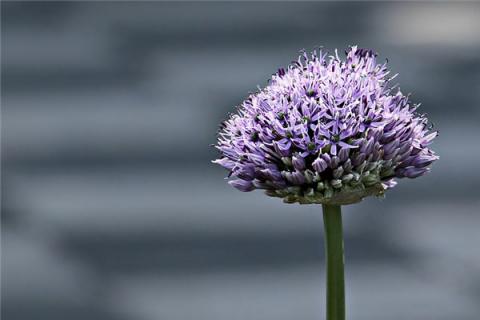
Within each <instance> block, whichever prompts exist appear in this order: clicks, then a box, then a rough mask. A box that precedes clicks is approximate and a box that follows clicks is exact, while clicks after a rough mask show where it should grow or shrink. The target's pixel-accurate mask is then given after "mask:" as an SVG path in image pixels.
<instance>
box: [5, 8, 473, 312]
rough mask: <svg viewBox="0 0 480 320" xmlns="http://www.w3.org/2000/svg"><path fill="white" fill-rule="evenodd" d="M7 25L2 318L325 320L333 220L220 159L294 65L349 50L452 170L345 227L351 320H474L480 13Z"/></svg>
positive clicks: (403, 186) (77, 17)
mask: <svg viewBox="0 0 480 320" xmlns="http://www.w3.org/2000/svg"><path fill="white" fill-rule="evenodd" d="M1 9H2V16H1V18H2V19H1V20H2V21H1V26H2V34H1V35H2V39H1V41H2V43H1V44H2V48H1V50H2V52H1V53H2V61H1V66H2V74H1V77H2V79H1V80H2V88H1V89H2V97H1V98H2V100H1V102H2V280H3V281H2V318H3V319H5V320H17V319H18V320H26V319H52V320H53V319H73V320H75V319H92V320H94V319H102V320H104V319H112V320H117V319H118V320H120V319H134V320H138V319H145V320H150V319H152V320H153V319H156V320H157V319H162V320H183V319H197V320H201V319H205V320H207V319H208V320H217V319H218V320H220V319H230V320H232V319H233V320H235V319H258V320H270V319H275V320H282V319H285V320H287V319H322V318H323V314H324V310H323V308H324V286H325V283H324V267H323V240H322V219H321V212H320V208H319V207H318V206H299V205H284V204H282V203H281V202H280V200H278V199H272V198H268V197H265V196H263V195H262V194H260V193H251V194H243V193H239V192H237V191H235V190H233V189H232V188H230V187H229V186H228V185H227V184H226V183H225V181H224V180H223V178H224V176H225V172H224V171H222V170H221V169H220V168H219V167H214V166H213V165H212V164H211V163H210V160H211V159H214V158H215V156H216V153H215V151H214V150H213V149H212V148H211V147H209V145H210V144H211V143H214V142H215V133H216V129H217V124H218V123H219V122H220V121H221V120H222V119H224V118H225V116H226V114H227V113H228V112H229V111H232V110H233V108H234V106H235V105H237V104H239V103H240V102H241V101H242V99H243V98H244V97H245V96H246V95H247V93H248V92H249V91H254V90H256V86H257V85H264V84H265V83H266V80H267V78H268V77H269V75H270V74H272V73H273V72H274V71H275V70H277V68H278V67H279V66H284V65H286V64H288V63H289V62H290V61H291V60H293V59H294V58H295V57H296V55H297V52H298V50H299V49H302V48H305V49H307V50H309V49H313V48H314V47H315V46H317V45H323V46H325V47H326V48H331V49H333V48H336V47H338V48H339V49H340V50H341V51H342V52H343V49H344V48H346V47H347V46H348V45H353V44H358V45H359V46H361V47H372V48H375V50H377V51H378V52H379V53H380V56H379V59H386V58H387V57H388V58H389V61H390V62H389V63H390V66H391V68H392V70H393V71H394V72H399V73H400V75H399V77H398V78H397V79H398V82H399V83H401V84H402V90H403V91H405V92H412V93H413V95H412V100H413V101H415V102H422V107H421V109H420V110H421V111H422V112H426V113H428V114H429V118H430V119H431V120H432V121H433V122H434V124H435V125H436V127H437V128H438V129H439V130H440V137H439V138H438V139H437V142H436V143H435V144H434V147H433V148H434V149H435V150H436V151H437V152H438V154H439V155H440V157H441V159H440V160H439V161H438V163H436V164H435V165H434V167H433V170H432V173H431V174H429V175H427V176H425V177H422V178H420V179H417V180H416V181H401V182H400V184H399V186H398V187H397V188H396V190H394V191H392V192H390V193H389V194H388V195H387V199H386V200H378V199H368V200H366V201H364V202H363V203H361V204H359V205H355V206H349V207H346V208H345V236H346V260H347V303H348V313H349V317H350V318H351V319H359V320H367V319H368V320H375V319H386V318H388V319H392V320H395V319H436V320H451V319H456V320H462V319H464V320H476V319H478V314H480V306H479V305H478V301H479V299H480V254H479V252H478V248H477V244H478V243H479V241H480V233H479V232H478V229H479V225H480V216H479V214H478V212H479V197H478V181H479V180H480V171H479V170H478V169H477V166H478V165H477V163H478V159H479V158H480V148H479V144H478V138H479V134H480V127H479V125H478V119H479V115H480V109H479V104H480V55H479V54H478V52H479V49H480V37H479V36H478V30H480V4H479V3H377V2H365V3H356V2H354V3H349V2H340V3H333V2H332V3H330V2H319V3H313V2H300V3H297V2H295V3H293V2H292V3H287V2H284V3H275V2H263V3H238V2H237V3H226V2H223V3H187V2H185V3H168V2H143V3H134V2H43V3H40V2H2V3H1Z"/></svg>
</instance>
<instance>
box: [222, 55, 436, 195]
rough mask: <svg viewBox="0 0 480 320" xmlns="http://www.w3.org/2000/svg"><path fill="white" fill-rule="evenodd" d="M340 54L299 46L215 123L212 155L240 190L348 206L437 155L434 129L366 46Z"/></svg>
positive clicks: (419, 171)
mask: <svg viewBox="0 0 480 320" xmlns="http://www.w3.org/2000/svg"><path fill="white" fill-rule="evenodd" d="M346 55H347V56H346V59H345V60H344V61H342V60H341V59H340V58H339V57H338V53H337V52H336V51H335V55H332V56H328V57H327V54H326V53H324V52H322V51H321V50H319V51H314V52H312V53H311V54H307V53H305V52H304V53H302V54H301V55H300V57H299V59H298V60H297V61H294V62H293V63H292V64H291V65H290V66H289V67H288V68H286V69H284V68H281V69H279V70H278V72H277V73H275V74H274V75H273V76H272V78H271V79H270V81H269V83H268V85H267V86H266V87H265V88H263V89H261V90H260V91H259V92H256V93H253V94H251V95H250V96H249V97H248V98H247V99H246V100H245V101H244V102H243V103H242V105H241V106H240V107H239V108H238V110H237V112H236V113H235V114H232V115H231V116H230V117H229V119H228V120H226V121H225V122H223V123H222V125H221V128H220V131H219V136H218V143H217V145H216V148H217V149H218V150H220V152H221V157H220V159H218V160H215V161H213V162H214V163H218V164H220V165H221V166H223V167H224V168H226V169H227V170H229V172H230V174H229V177H232V176H233V177H236V178H237V179H235V180H230V181H229V183H230V184H231V185H232V186H233V187H235V188H237V189H239V190H241V191H252V190H254V189H264V190H265V192H266V194H267V195H269V196H273V197H281V198H283V199H284V201H285V202H287V203H294V202H299V203H322V204H336V205H342V204H351V203H355V202H358V201H360V200H361V199H363V198H364V197H366V196H370V195H383V193H384V192H385V190H387V189H389V188H391V187H393V186H394V185H395V184H396V182H395V178H403V177H408V178H416V177H418V176H421V175H423V174H425V173H426V172H428V171H429V170H430V168H428V166H429V165H430V164H431V163H432V162H433V161H435V160H436V159H438V157H437V156H436V155H435V154H434V152H433V151H432V150H430V149H429V148H428V147H427V146H428V145H429V144H430V143H431V142H432V140H433V139H434V138H435V137H436V136H437V132H430V128H429V127H428V120H427V118H426V117H425V116H424V115H420V114H418V113H417V112H416V110H417V107H418V105H412V104H411V103H410V102H409V99H408V96H405V95H403V94H402V93H401V92H400V90H395V91H396V92H395V93H394V92H393V91H394V89H393V88H392V87H391V86H390V85H389V83H390V82H389V81H390V80H391V79H393V78H394V77H395V76H392V77H390V78H389V73H390V72H389V70H388V68H387V66H386V63H384V64H378V63H377V62H376V54H375V53H374V52H373V51H372V50H367V49H358V48H357V47H355V46H354V47H351V48H349V50H347V52H346Z"/></svg>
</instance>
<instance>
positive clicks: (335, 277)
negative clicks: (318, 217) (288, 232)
mask: <svg viewBox="0 0 480 320" xmlns="http://www.w3.org/2000/svg"><path fill="white" fill-rule="evenodd" d="M323 223H324V226H325V257H326V265H327V320H345V277H344V268H343V266H344V256H343V230H342V210H341V208H340V206H336V205H323Z"/></svg>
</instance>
